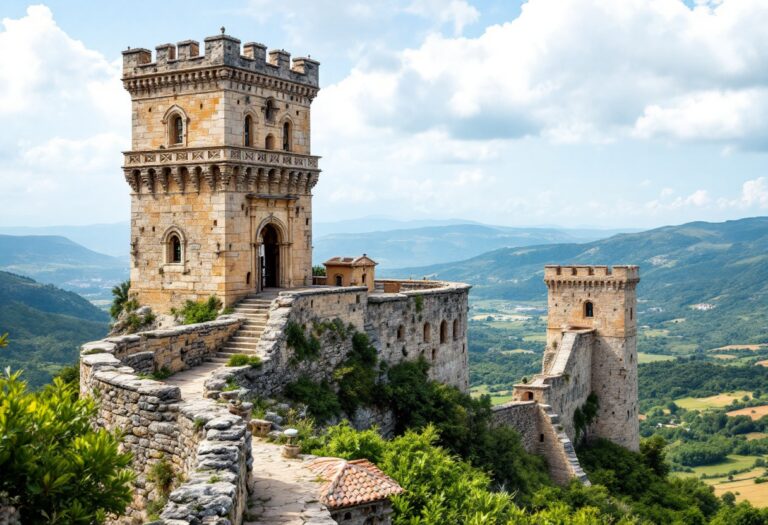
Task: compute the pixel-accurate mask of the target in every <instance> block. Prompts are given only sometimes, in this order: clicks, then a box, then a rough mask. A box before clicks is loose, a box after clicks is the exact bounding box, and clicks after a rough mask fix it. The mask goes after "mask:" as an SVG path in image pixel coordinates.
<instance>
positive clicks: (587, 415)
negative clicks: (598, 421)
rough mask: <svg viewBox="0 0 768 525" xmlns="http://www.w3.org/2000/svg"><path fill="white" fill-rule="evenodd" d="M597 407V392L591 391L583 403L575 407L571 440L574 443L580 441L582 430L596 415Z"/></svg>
mask: <svg viewBox="0 0 768 525" xmlns="http://www.w3.org/2000/svg"><path fill="white" fill-rule="evenodd" d="M598 408H600V405H599V403H598V401H597V394H595V393H594V392H591V393H590V394H589V396H587V400H586V401H585V402H584V404H583V405H582V406H580V407H576V410H574V411H573V430H574V438H573V440H574V441H575V442H576V443H578V442H580V441H581V438H582V437H583V436H584V432H585V431H586V430H587V428H589V425H591V424H592V422H593V421H594V420H595V418H596V417H597V409H598Z"/></svg>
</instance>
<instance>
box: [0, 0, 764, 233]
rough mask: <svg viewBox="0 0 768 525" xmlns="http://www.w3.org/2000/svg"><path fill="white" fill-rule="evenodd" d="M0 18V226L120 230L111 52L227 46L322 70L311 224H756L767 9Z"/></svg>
mask: <svg viewBox="0 0 768 525" xmlns="http://www.w3.org/2000/svg"><path fill="white" fill-rule="evenodd" d="M125 5H126V4H124V3H121V2H96V1H84V0H80V1H74V0H68V1H64V0H62V1H51V2H46V3H45V4H34V5H30V4H28V3H27V2H17V1H10V2H9V1H6V2H3V4H2V6H0V18H2V22H1V25H0V118H2V121H3V123H4V126H3V128H2V130H0V162H2V165H3V169H2V170H0V187H1V188H3V197H4V198H3V206H2V207H0V224H2V225H4V226H13V225H52V224H87V223H95V222H115V221H120V220H125V219H127V217H128V211H129V201H128V188H127V186H126V185H125V183H124V181H123V178H122V172H121V170H120V162H121V155H120V151H121V150H123V149H126V148H127V145H128V139H129V132H130V129H129V118H130V107H129V99H128V96H127V94H126V93H125V92H124V91H123V90H122V87H121V85H120V81H119V65H120V51H121V50H122V49H125V48H126V47H127V46H131V47H147V48H150V49H153V48H154V47H155V46H156V45H158V44H160V43H164V42H177V41H180V40H185V39H189V38H192V39H196V40H200V41H202V40H203V39H204V38H205V37H206V36H209V35H212V34H215V33H217V32H218V28H219V27H220V26H222V25H223V26H225V27H226V29H227V33H228V34H230V35H233V36H236V37H237V38H239V39H241V40H242V41H243V42H247V41H252V40H255V41H260V42H263V43H265V44H266V45H267V46H269V47H270V48H285V49H287V50H288V51H290V52H291V53H293V54H294V56H299V55H306V54H311V55H312V57H313V58H316V59H318V60H320V61H321V63H322V66H321V83H322V87H323V89H322V90H321V93H320V95H319V96H318V98H317V99H316V100H315V102H314V104H313V152H314V153H315V154H317V155H321V156H322V157H323V159H322V161H321V167H322V168H323V174H322V177H321V180H320V183H319V184H318V186H317V187H316V188H315V214H314V216H315V220H320V221H324V222H327V221H333V220H340V219H349V218H354V217H360V216H367V215H387V216H395V217H400V218H404V219H424V218H435V219H438V218H456V217H460V218H466V219H472V220H478V221H483V222H488V223H496V224H506V225H545V224H546V225H555V224H556V225H567V226H596V227H601V226H602V227H606V228H608V227H610V228H614V227H652V226H658V225H663V224H670V223H680V222H687V221H692V220H724V219H730V218H738V217H744V216H752V215H762V214H765V213H766V209H768V175H767V174H766V171H767V168H768V156H766V152H767V150H768V38H766V36H765V31H764V28H765V27H768V5H767V4H766V2H765V1H764V0H700V1H689V2H685V3H684V2H681V1H680V0H654V1H653V2H651V1H648V0H622V1H620V2H617V1H615V0H530V1H528V2H520V1H507V2H503V1H486V2H475V1H472V0H388V1H375V0H371V1H359V2H357V1H351V2H340V1H331V0H315V1H312V2H303V1H299V0H284V1H282V2H280V4H279V5H280V6H281V8H280V9H279V10H276V9H275V6H276V5H278V4H276V3H275V2H269V1H266V0H243V1H232V0H229V1H219V2H191V1H186V2H183V1H173V0H167V1H164V2H131V4H130V6H131V7H130V9H127V8H126V7H125Z"/></svg>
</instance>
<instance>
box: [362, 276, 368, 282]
mask: <svg viewBox="0 0 768 525" xmlns="http://www.w3.org/2000/svg"><path fill="white" fill-rule="evenodd" d="M367 277H368V276H367V275H366V274H363V284H365V280H366V278H367Z"/></svg>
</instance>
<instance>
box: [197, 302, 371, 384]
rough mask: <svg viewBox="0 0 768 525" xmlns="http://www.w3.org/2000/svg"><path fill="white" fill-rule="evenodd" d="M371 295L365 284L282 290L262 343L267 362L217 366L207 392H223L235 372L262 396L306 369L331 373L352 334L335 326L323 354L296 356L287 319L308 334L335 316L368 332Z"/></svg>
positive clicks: (317, 374)
mask: <svg viewBox="0 0 768 525" xmlns="http://www.w3.org/2000/svg"><path fill="white" fill-rule="evenodd" d="M366 295H367V289H366V288H365V287H350V288H314V289H305V290H295V291H285V292H281V293H280V295H279V296H278V298H277V299H275V300H274V301H273V303H272V306H271V308H270V311H269V320H268V321H267V326H266V328H265V330H264V332H263V333H262V335H261V339H260V341H259V346H258V347H257V353H258V355H259V356H260V357H261V359H262V366H261V367H260V368H258V369H254V368H250V367H232V368H228V369H222V370H218V371H216V372H214V373H213V374H212V375H211V377H209V378H208V380H206V383H205V388H206V392H207V394H206V395H207V396H209V397H218V394H219V392H221V391H222V389H223V388H224V387H225V386H226V384H227V381H229V380H230V379H231V378H233V379H234V380H235V381H236V382H237V384H239V385H241V386H242V387H243V388H246V389H248V390H251V391H253V392H255V393H257V394H258V395H262V396H273V395H276V394H278V393H280V392H282V390H283V388H285V386H286V385H287V384H288V383H291V382H293V381H296V380H297V379H298V378H299V377H301V376H303V375H306V376H308V377H310V378H311V379H312V380H313V381H322V380H324V379H329V378H330V377H331V374H332V373H333V370H334V369H335V368H336V367H337V366H338V365H339V364H340V363H341V362H342V361H344V359H345V358H346V357H347V355H348V354H349V352H350V350H351V349H352V340H351V336H350V337H347V338H343V339H342V338H339V337H336V336H335V335H334V333H333V332H332V331H326V332H325V333H324V334H323V335H322V336H321V337H320V343H321V351H320V355H319V356H318V357H317V358H316V359H311V360H304V361H296V360H295V359H293V357H294V352H293V350H292V349H291V348H290V347H289V346H288V344H287V335H286V330H287V327H288V324H289V323H296V324H297V325H299V326H303V327H304V330H305V334H306V335H307V337H309V335H310V332H311V331H312V329H313V325H314V324H315V323H323V322H333V321H334V320H335V319H341V320H342V321H343V322H344V325H345V327H349V326H350V325H351V326H352V327H353V328H354V329H355V330H357V331H359V332H364V331H365V322H366V308H367V302H366Z"/></svg>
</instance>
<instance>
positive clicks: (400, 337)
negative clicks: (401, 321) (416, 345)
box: [397, 325, 405, 341]
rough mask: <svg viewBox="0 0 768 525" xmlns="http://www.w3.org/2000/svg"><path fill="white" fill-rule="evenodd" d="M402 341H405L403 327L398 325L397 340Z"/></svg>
mask: <svg viewBox="0 0 768 525" xmlns="http://www.w3.org/2000/svg"><path fill="white" fill-rule="evenodd" d="M403 339H405V327H404V326H403V325H400V326H398V327H397V340H398V341H402V340H403Z"/></svg>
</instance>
